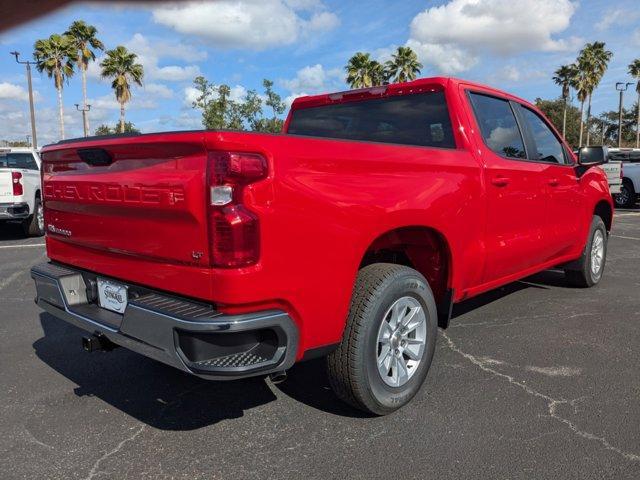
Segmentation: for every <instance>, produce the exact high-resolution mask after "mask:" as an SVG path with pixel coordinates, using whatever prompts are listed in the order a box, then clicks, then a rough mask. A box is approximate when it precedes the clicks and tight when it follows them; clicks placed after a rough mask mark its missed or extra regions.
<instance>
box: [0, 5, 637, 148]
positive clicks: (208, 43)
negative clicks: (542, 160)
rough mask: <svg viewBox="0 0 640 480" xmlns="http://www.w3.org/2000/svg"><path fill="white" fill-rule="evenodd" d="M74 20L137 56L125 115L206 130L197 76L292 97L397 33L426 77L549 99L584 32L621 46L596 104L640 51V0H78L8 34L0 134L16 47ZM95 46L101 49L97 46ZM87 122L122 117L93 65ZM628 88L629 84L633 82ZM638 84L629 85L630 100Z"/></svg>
mask: <svg viewBox="0 0 640 480" xmlns="http://www.w3.org/2000/svg"><path fill="white" fill-rule="evenodd" d="M76 19H82V20H85V21H86V22H88V23H90V24H93V25H95V26H96V27H97V28H98V31H99V37H100V38H101V39H102V41H103V42H104V43H105V45H106V46H107V48H113V47H115V46H117V45H120V44H123V45H125V46H127V47H128V48H129V49H130V50H132V51H133V52H135V53H137V54H138V55H139V56H140V61H141V63H142V64H143V65H144V67H145V81H144V87H142V88H136V89H135V90H134V92H133V100H132V102H131V103H130V104H129V105H128V108H127V119H128V120H131V121H132V122H134V123H135V124H136V126H138V127H139V128H141V129H142V130H143V131H145V132H149V131H162V130H180V129H193V128H200V125H201V124H200V114H199V112H198V111H195V110H193V109H192V108H191V106H190V102H191V100H192V99H193V89H192V87H191V85H192V80H193V78H194V77H195V76H196V75H199V74H202V75H204V76H205V77H207V78H208V79H209V80H211V81H212V82H215V83H227V84H229V85H230V86H231V87H232V88H233V93H234V94H235V95H237V96H242V94H243V93H244V92H245V91H246V90H247V89H257V90H259V91H260V90H261V82H262V79H263V78H269V79H272V80H274V81H275V83H276V89H277V91H278V92H279V93H281V95H282V96H283V97H286V98H288V100H289V101H290V100H291V99H293V98H294V97H295V96H297V95H300V94H312V93H318V92H323V91H335V90H342V89H345V88H346V85H345V84H344V73H343V67H344V65H345V63H346V61H347V60H348V58H349V57H350V56H351V55H352V54H353V53H355V52H357V51H368V52H371V53H372V55H373V56H374V57H376V58H378V59H381V60H384V59H386V58H388V56H389V54H390V52H391V51H392V50H393V49H394V48H395V47H397V46H398V45H405V44H408V45H410V46H412V47H413V48H414V49H415V50H416V51H417V52H418V54H419V56H420V59H421V61H422V63H423V64H424V68H423V70H422V74H421V76H432V75H440V74H445V75H455V76H458V77H462V78H467V79H470V80H476V81H481V82H484V83H488V84H490V85H493V86H496V87H499V88H502V89H505V90H508V91H510V92H513V93H515V94H517V95H519V96H521V97H523V98H526V99H528V100H534V99H535V98H536V97H543V98H552V97H556V96H557V95H558V93H559V92H558V88H557V87H556V86H555V85H554V84H553V83H552V81H551V79H550V77H551V75H552V73H553V71H554V70H555V69H556V68H557V67H558V66H559V65H561V64H563V63H569V62H571V61H573V60H574V59H575V57H576V54H577V52H578V50H579V49H580V48H581V46H582V45H584V43H585V42H590V41H594V40H601V41H605V42H606V43H607V47H608V48H609V49H610V50H612V51H613V52H614V57H613V60H612V62H611V64H610V68H609V71H608V72H607V74H606V76H605V77H604V79H603V81H602V83H601V85H600V87H599V89H598V90H597V91H596V93H595V95H594V102H593V108H594V111H595V112H596V113H597V112H599V111H602V110H609V109H616V108H617V93H616V91H615V89H614V84H615V82H617V81H631V79H630V78H628V76H627V74H626V69H627V68H626V66H627V65H628V64H629V63H630V62H631V61H632V60H633V59H634V58H639V57H640V9H639V8H638V6H637V0H611V1H596V0H581V1H570V0H448V1H433V0H430V1H425V0H403V1H388V0H366V1H365V0H361V1H345V0H343V1H339V0H242V1H232V0H212V1H209V2H194V3H186V4H185V3H181V4H179V5H175V4H162V5H159V4H155V5H149V4H147V5H146V6H127V5H123V4H117V5H113V4H112V5H106V4H82V3H80V4H76V5H74V6H72V7H68V8H66V9H63V10H60V11H58V12H56V13H55V14H53V15H49V16H47V17H43V18H40V19H38V20H36V21H34V22H32V23H29V24H26V25H23V26H21V27H19V28H16V29H14V30H12V31H9V32H5V33H4V34H3V35H1V36H0V52H2V51H5V52H6V55H5V57H4V58H3V57H1V56H0V58H2V61H1V62H0V139H24V136H25V135H26V134H27V133H29V131H30V127H29V123H28V103H27V97H26V81H25V77H24V67H22V66H19V65H17V64H15V62H14V61H13V59H12V57H11V56H10V55H9V53H8V52H10V51H12V50H18V51H20V52H21V53H22V55H23V56H29V55H30V52H31V51H32V48H33V43H34V41H35V40H36V39H38V38H44V37H48V36H49V35H50V34H51V33H55V32H60V33H61V32H63V31H64V30H65V29H66V28H67V27H68V25H69V24H70V23H71V22H72V21H73V20H76ZM98 56H100V54H98ZM34 88H35V90H36V92H37V93H36V100H37V103H36V105H37V112H36V114H37V123H38V132H39V136H40V142H39V143H40V144H43V143H46V142H52V141H56V140H58V131H57V117H56V115H57V109H56V93H55V89H54V86H53V82H52V81H51V80H50V79H49V78H47V77H46V76H43V75H40V74H39V73H37V72H35V75H34ZM88 89H89V97H90V102H89V103H91V104H92V111H91V112H90V122H91V128H92V130H93V129H94V128H95V127H96V126H97V125H98V124H101V123H108V124H115V122H116V121H117V118H118V105H117V104H116V103H115V100H114V97H113V93H112V91H111V89H110V86H109V83H107V82H105V81H102V80H100V78H99V75H98V68H97V63H96V64H94V65H93V66H92V67H90V72H89V85H88ZM630 92H631V91H630ZM633 101H634V95H633V93H630V94H629V95H627V101H626V102H625V103H627V105H628V106H630V105H631V104H632V103H633ZM79 102H81V93H80V79H79V75H76V76H75V77H73V78H72V79H70V81H69V83H68V84H67V85H65V89H64V104H65V123H66V130H67V137H74V136H80V135H81V134H82V122H81V117H80V113H79V112H77V111H75V107H74V104H75V103H79Z"/></svg>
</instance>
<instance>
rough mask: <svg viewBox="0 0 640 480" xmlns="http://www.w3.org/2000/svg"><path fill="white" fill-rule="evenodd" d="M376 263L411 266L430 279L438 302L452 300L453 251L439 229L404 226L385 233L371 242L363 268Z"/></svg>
mask: <svg viewBox="0 0 640 480" xmlns="http://www.w3.org/2000/svg"><path fill="white" fill-rule="evenodd" d="M373 263H394V264H397V265H405V266H407V267H411V268H413V269H414V270H417V271H418V272H420V273H421V274H422V275H424V277H425V278H426V279H427V281H428V282H429V286H430V287H431V290H432V291H433V295H434V297H435V300H436V303H437V304H438V305H439V306H440V305H441V304H444V303H446V302H448V301H449V297H450V291H449V280H450V274H451V267H450V265H451V254H450V250H449V245H448V244H447V241H446V240H445V238H444V236H443V235H442V234H441V233H440V232H438V231H437V230H434V229H432V228H428V227H402V228H398V229H395V230H391V231H389V232H386V233H384V234H383V235H381V236H379V237H378V238H377V239H376V240H374V241H373V243H372V244H371V245H370V246H369V248H368V249H367V251H366V252H365V254H364V256H363V258H362V262H361V263H360V268H363V267H366V266H367V265H371V264H373ZM446 308H448V307H446ZM439 310H440V309H439Z"/></svg>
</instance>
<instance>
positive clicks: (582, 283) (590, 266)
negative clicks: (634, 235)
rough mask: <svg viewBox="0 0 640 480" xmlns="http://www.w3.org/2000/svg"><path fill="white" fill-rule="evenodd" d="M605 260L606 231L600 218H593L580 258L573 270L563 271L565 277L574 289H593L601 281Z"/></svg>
mask: <svg viewBox="0 0 640 480" xmlns="http://www.w3.org/2000/svg"><path fill="white" fill-rule="evenodd" d="M606 259H607V229H606V227H605V225H604V222H603V221H602V218H600V217H598V216H594V217H593V220H592V221H591V230H590V231H589V239H588V240H587V244H586V245H585V247H584V251H583V253H582V256H581V257H580V259H579V260H578V261H577V262H576V265H575V266H573V268H571V269H566V270H565V276H566V278H567V280H568V281H569V283H570V284H572V285H574V286H576V287H583V288H587V287H593V286H594V285H597V284H598V283H600V280H601V279H602V274H603V272H604V264H605V261H606Z"/></svg>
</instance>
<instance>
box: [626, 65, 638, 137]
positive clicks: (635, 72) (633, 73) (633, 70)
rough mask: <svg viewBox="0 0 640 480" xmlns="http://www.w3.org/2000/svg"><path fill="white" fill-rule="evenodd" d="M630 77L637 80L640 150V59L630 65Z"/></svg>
mask: <svg viewBox="0 0 640 480" xmlns="http://www.w3.org/2000/svg"><path fill="white" fill-rule="evenodd" d="M629 75H631V76H632V77H633V78H635V79H637V82H636V92H638V108H637V110H638V111H637V112H636V113H637V117H638V118H637V121H636V148H640V58H636V59H635V60H634V61H633V62H631V63H630V64H629Z"/></svg>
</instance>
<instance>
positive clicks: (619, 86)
mask: <svg viewBox="0 0 640 480" xmlns="http://www.w3.org/2000/svg"><path fill="white" fill-rule="evenodd" d="M630 85H633V83H630V82H627V83H624V82H617V83H616V90H617V91H619V92H620V106H619V109H618V148H620V147H622V95H623V94H624V92H626V91H627V88H629V86H630Z"/></svg>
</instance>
